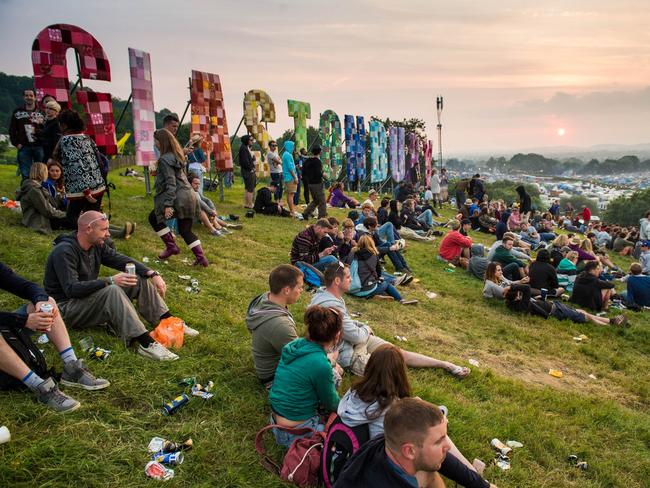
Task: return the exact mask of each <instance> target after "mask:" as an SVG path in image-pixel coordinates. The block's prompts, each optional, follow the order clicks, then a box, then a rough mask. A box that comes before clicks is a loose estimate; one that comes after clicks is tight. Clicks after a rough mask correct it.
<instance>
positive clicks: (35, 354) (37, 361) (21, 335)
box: [0, 326, 54, 390]
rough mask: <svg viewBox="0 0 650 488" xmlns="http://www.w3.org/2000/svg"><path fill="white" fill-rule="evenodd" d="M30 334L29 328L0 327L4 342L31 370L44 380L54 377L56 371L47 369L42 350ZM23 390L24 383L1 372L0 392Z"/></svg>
mask: <svg viewBox="0 0 650 488" xmlns="http://www.w3.org/2000/svg"><path fill="white" fill-rule="evenodd" d="M30 332H31V330H30V329H28V328H27V327H21V328H13V327H1V326H0V333H2V337H3V338H4V340H5V341H6V342H7V344H9V347H11V348H12V349H13V350H14V352H15V353H16V354H17V355H18V357H19V358H20V359H21V360H22V361H23V362H24V363H25V364H26V365H27V367H28V368H29V369H31V370H32V371H33V372H34V373H36V374H37V375H38V376H40V377H41V378H43V379H46V378H49V377H51V376H54V371H53V370H52V369H49V370H48V369H47V363H46V362H45V356H43V353H42V352H41V351H40V349H39V348H38V347H36V345H34V343H33V342H32V340H31V339H30V337H29V336H30ZM22 388H25V385H24V384H23V383H22V381H20V380H18V379H16V378H14V377H13V376H9V375H8V374H6V373H4V372H2V371H0V390H19V389H22Z"/></svg>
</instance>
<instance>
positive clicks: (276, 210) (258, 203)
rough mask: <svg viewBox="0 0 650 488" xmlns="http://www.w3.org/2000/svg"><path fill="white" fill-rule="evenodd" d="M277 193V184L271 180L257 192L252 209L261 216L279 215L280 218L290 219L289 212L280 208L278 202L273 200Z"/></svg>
mask: <svg viewBox="0 0 650 488" xmlns="http://www.w3.org/2000/svg"><path fill="white" fill-rule="evenodd" d="M277 192H278V183H276V182H275V181H273V180H271V181H270V182H269V184H268V185H266V186H263V187H262V188H260V189H259V190H257V195H255V204H254V205H253V209H254V210H255V211H256V212H257V213H259V214H263V215H279V216H280V217H291V214H290V213H289V211H288V210H287V209H286V208H284V207H283V206H282V203H281V202H280V201H279V200H277V201H276V200H274V197H275V195H276V194H277Z"/></svg>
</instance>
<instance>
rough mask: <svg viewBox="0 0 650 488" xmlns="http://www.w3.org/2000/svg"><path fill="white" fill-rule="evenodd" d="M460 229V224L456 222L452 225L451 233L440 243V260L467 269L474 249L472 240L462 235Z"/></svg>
mask: <svg viewBox="0 0 650 488" xmlns="http://www.w3.org/2000/svg"><path fill="white" fill-rule="evenodd" d="M459 229H460V222H458V221H457V220H454V221H453V222H452V223H451V231H449V232H448V233H447V235H446V236H445V237H443V239H442V241H441V242H440V248H439V249H438V259H440V260H442V261H446V262H449V263H451V264H453V265H454V266H461V267H463V268H465V269H467V265H468V264H469V258H470V249H471V247H472V238H471V237H466V236H464V235H462V234H461V233H460V231H459Z"/></svg>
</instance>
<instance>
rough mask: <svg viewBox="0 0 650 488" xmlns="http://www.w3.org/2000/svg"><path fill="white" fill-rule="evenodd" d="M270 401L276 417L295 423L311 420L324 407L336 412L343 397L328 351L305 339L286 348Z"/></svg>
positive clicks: (296, 341)
mask: <svg viewBox="0 0 650 488" xmlns="http://www.w3.org/2000/svg"><path fill="white" fill-rule="evenodd" d="M269 400H271V408H272V409H273V411H274V412H275V413H277V414H278V415H281V416H282V417H284V418H286V419H289V420H294V421H299V420H300V421H304V420H308V419H310V418H311V417H313V416H314V415H316V414H318V408H319V407H321V406H322V407H323V408H324V409H325V410H327V411H328V412H335V411H336V408H337V407H338V404H339V395H338V393H337V392H336V387H335V386H334V375H333V373H332V366H331V365H330V362H329V360H328V359H327V354H326V353H325V350H324V349H323V348H322V347H321V346H320V345H319V344H316V343H315V342H311V341H309V340H307V339H305V338H300V339H296V340H295V341H293V342H290V343H289V344H287V345H286V346H284V348H283V349H282V358H281V359H280V364H278V369H277V370H276V371H275V379H274V380H273V387H272V388H271V393H270V394H269Z"/></svg>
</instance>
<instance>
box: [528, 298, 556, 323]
mask: <svg viewBox="0 0 650 488" xmlns="http://www.w3.org/2000/svg"><path fill="white" fill-rule="evenodd" d="M552 310H553V303H552V302H551V303H549V302H547V301H544V300H537V299H535V298H531V299H530V301H529V302H528V312H529V313H530V314H531V315H538V316H540V317H543V318H545V319H547V318H549V317H550V315H551V312H552Z"/></svg>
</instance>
